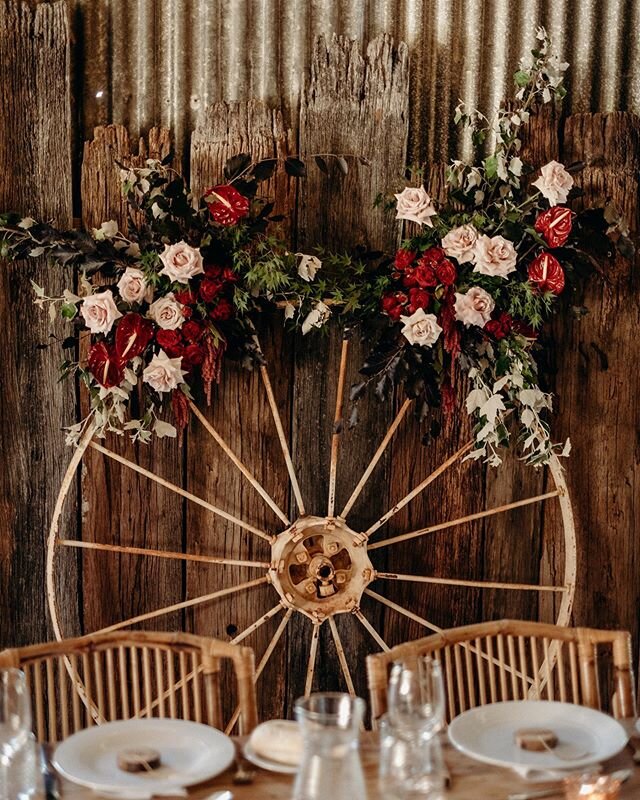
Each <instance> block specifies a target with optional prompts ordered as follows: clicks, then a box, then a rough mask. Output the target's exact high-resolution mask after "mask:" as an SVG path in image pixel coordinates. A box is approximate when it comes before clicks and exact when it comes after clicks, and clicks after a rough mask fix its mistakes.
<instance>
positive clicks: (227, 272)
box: [222, 267, 238, 283]
mask: <svg viewBox="0 0 640 800" xmlns="http://www.w3.org/2000/svg"><path fill="white" fill-rule="evenodd" d="M222 280H223V281H224V282H225V283H236V282H237V280H238V276H237V274H236V273H235V272H234V271H233V270H232V269H231V267H225V268H224V269H223V271H222Z"/></svg>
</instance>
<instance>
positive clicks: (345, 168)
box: [336, 156, 349, 175]
mask: <svg viewBox="0 0 640 800" xmlns="http://www.w3.org/2000/svg"><path fill="white" fill-rule="evenodd" d="M336 164H337V165H338V169H339V170H340V172H341V173H342V174H343V175H348V173H349V165H348V164H347V161H346V159H345V158H344V157H343V156H336Z"/></svg>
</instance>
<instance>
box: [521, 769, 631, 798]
mask: <svg viewBox="0 0 640 800" xmlns="http://www.w3.org/2000/svg"><path fill="white" fill-rule="evenodd" d="M632 772H633V770H630V769H619V770H617V771H616V772H612V773H611V777H612V778H616V779H617V780H619V781H620V782H621V783H624V782H625V781H627V780H629V778H630V777H631V774H632ZM561 794H562V788H561V787H560V786H554V787H553V788H551V789H535V790H534V791H532V792H517V793H516V794H510V795H508V797H507V800H538V798H540V797H553V796H554V795H561Z"/></svg>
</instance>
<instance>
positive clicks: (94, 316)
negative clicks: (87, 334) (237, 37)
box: [80, 289, 122, 333]
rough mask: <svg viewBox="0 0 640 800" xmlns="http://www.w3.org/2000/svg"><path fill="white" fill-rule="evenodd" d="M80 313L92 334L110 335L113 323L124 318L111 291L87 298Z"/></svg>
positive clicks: (97, 293)
mask: <svg viewBox="0 0 640 800" xmlns="http://www.w3.org/2000/svg"><path fill="white" fill-rule="evenodd" d="M80 313H81V314H82V318H83V319H84V321H85V324H86V326H87V328H89V330H90V331H91V333H109V331H110V330H111V328H112V327H113V323H114V322H115V321H116V320H117V319H120V317H121V316H122V314H121V313H120V311H118V307H117V306H116V304H115V301H114V299H113V295H112V294H111V290H110V289H107V290H106V291H104V292H96V293H95V294H90V295H89V296H88V297H85V299H84V300H83V301H82V307H81V308H80Z"/></svg>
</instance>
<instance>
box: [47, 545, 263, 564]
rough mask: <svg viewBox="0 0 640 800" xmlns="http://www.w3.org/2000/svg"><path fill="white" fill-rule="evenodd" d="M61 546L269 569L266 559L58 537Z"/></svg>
mask: <svg viewBox="0 0 640 800" xmlns="http://www.w3.org/2000/svg"><path fill="white" fill-rule="evenodd" d="M57 543H58V544H59V545H61V546H63V547H79V548H82V549H83V550H99V551H104V552H107V553H127V554H130V555H134V556H153V557H154V558H172V559H176V560H178V561H198V562H202V563H203V564H224V565H226V566H228V567H255V568H256V569H269V566H270V564H269V562H268V561H243V560H242V559H238V558H220V557H218V556H199V555H193V554H192V553H176V552H173V551H170V550H149V549H148V548H146V547H125V546H124V545H116V544H101V543H99V542H83V541H80V540H78V539H58V542H57Z"/></svg>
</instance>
